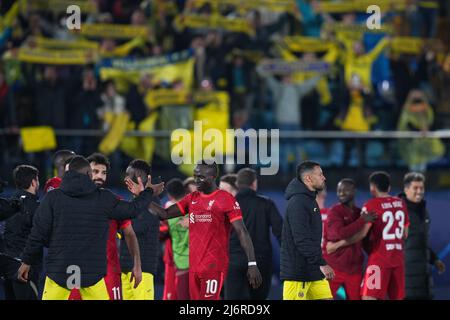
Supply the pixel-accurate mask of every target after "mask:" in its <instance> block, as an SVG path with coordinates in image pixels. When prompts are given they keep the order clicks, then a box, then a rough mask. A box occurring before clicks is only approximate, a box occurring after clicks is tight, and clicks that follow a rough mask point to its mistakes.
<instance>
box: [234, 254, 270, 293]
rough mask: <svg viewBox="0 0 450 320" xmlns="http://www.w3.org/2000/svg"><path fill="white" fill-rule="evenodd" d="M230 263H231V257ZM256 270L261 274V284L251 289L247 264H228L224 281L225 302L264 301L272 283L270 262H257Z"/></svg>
mask: <svg viewBox="0 0 450 320" xmlns="http://www.w3.org/2000/svg"><path fill="white" fill-rule="evenodd" d="M230 261H233V258H232V257H230ZM258 269H259V272H261V276H262V284H261V286H260V287H259V288H257V289H253V288H251V286H250V284H249V282H248V278H247V270H248V266H247V262H245V263H242V262H241V263H232V262H230V265H229V267H228V275H227V278H226V281H225V300H266V299H267V296H268V295H269V291H270V287H271V282H272V261H271V260H269V261H265V262H260V261H258Z"/></svg>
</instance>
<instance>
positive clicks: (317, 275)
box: [280, 178, 326, 282]
mask: <svg viewBox="0 0 450 320" xmlns="http://www.w3.org/2000/svg"><path fill="white" fill-rule="evenodd" d="M285 197H286V199H287V200H288V203H287V208H286V215H285V217H284V222H283V232H282V235H281V258H280V276H281V280H291V281H302V282H310V281H317V280H322V279H324V278H325V276H324V275H323V273H322V272H321V271H320V266H324V265H326V262H325V260H324V259H323V257H322V250H321V246H320V243H321V239H322V219H321V215H320V210H319V206H318V205H317V202H316V192H313V191H310V190H309V189H308V188H306V186H305V185H304V184H303V182H301V181H300V180H299V179H297V178H294V179H293V180H292V181H291V182H290V183H289V185H288V187H287V188H286V193H285Z"/></svg>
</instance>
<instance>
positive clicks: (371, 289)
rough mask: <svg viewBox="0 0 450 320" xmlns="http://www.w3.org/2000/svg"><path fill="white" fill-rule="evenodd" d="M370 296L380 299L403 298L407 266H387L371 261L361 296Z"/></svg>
mask: <svg viewBox="0 0 450 320" xmlns="http://www.w3.org/2000/svg"><path fill="white" fill-rule="evenodd" d="M362 296H368V297H373V298H377V299H379V300H384V299H386V296H388V297H389V299H390V300H403V298H404V297H405V266H404V265H400V266H398V267H394V268H386V267H384V266H382V265H377V264H372V263H369V264H368V265H367V268H366V272H365V275H364V279H363V283H362V285H361V297H362Z"/></svg>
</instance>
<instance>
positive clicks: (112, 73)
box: [100, 58, 194, 88]
mask: <svg viewBox="0 0 450 320" xmlns="http://www.w3.org/2000/svg"><path fill="white" fill-rule="evenodd" d="M146 73H148V74H150V75H151V76H152V77H153V80H154V81H166V82H169V83H171V82H174V81H175V80H181V81H182V82H183V85H184V87H185V88H191V87H192V81H193V77H194V59H192V58H190V59H188V60H186V61H181V62H176V63H169V64H167V65H163V66H159V67H154V68H142V69H141V70H132V71H125V70H122V69H119V68H106V67H104V68H100V78H101V79H102V81H106V80H109V79H120V80H123V81H126V82H130V83H134V84H137V83H138V82H139V78H140V76H141V75H142V74H146Z"/></svg>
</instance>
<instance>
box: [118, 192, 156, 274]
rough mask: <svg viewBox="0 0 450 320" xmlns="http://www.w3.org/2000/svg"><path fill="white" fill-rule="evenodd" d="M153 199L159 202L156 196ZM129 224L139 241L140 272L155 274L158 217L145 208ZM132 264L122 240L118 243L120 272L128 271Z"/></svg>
mask: <svg viewBox="0 0 450 320" xmlns="http://www.w3.org/2000/svg"><path fill="white" fill-rule="evenodd" d="M153 201H154V202H156V203H159V199H158V198H156V197H155V198H154V199H153ZM131 225H132V227H133V230H134V232H135V233H136V237H137V239H138V242H139V252H140V255H141V267H142V272H147V273H151V274H152V275H153V276H156V268H157V266H158V258H159V218H158V217H157V216H155V215H153V214H150V213H149V212H148V210H145V211H144V212H142V213H141V214H140V215H139V216H137V218H134V219H132V220H131ZM122 239H123V238H122ZM133 265H134V263H133V261H132V259H131V256H130V253H129V251H128V247H127V245H126V243H123V242H122V244H121V245H120V267H121V268H122V272H130V271H131V270H132V269H133Z"/></svg>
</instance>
